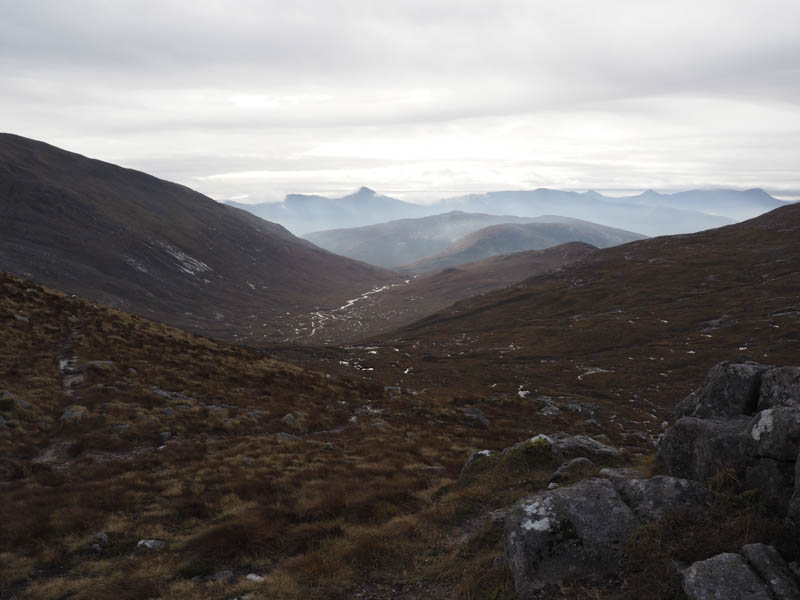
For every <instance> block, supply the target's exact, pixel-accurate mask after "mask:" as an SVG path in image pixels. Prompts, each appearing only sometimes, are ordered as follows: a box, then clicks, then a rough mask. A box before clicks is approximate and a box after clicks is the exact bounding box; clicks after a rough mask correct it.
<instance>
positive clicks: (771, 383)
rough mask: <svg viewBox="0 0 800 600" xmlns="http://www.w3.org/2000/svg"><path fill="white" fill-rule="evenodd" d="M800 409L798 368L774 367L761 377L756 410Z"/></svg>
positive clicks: (799, 373)
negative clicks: (788, 407)
mask: <svg viewBox="0 0 800 600" xmlns="http://www.w3.org/2000/svg"><path fill="white" fill-rule="evenodd" d="M778 406H790V407H795V408H800V367H776V368H773V369H767V370H766V371H764V373H763V374H762V375H761V391H760V394H759V397H758V409H759V410H764V409H767V408H776V407H778Z"/></svg>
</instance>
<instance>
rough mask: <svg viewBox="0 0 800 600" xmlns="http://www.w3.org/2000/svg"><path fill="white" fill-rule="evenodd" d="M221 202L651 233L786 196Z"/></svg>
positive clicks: (299, 230) (327, 219)
mask: <svg viewBox="0 0 800 600" xmlns="http://www.w3.org/2000/svg"><path fill="white" fill-rule="evenodd" d="M228 204H230V205H232V206H237V207H239V208H242V209H244V210H248V211H250V212H252V213H253V214H255V215H258V216H260V217H261V218H264V219H267V220H270V221H274V222H276V223H280V224H281V225H283V226H284V227H286V228H287V229H289V230H290V231H292V232H293V233H294V234H296V235H306V234H308V233H311V232H316V231H322V230H327V229H337V228H352V227H361V226H364V225H374V224H377V223H383V222H387V221H392V220H396V219H405V218H416V217H424V216H431V215H437V214H442V213H447V212H451V211H454V210H457V211H462V212H469V213H482V214H491V215H513V216H517V217H538V216H542V215H561V216H566V217H574V218H578V219H585V220H588V221H592V222H595V223H599V224H602V225H608V226H611V227H620V228H622V229H627V230H630V231H638V232H640V233H642V234H644V235H648V236H656V235H670V234H676V233H692V232H695V231H701V230H704V229H711V228H714V227H721V226H723V225H729V224H731V223H733V222H736V221H740V220H743V219H749V218H751V217H755V216H757V215H760V214H762V213H764V212H766V211H769V210H772V209H773V208H778V207H780V206H783V205H785V204H786V203H785V202H781V201H780V200H777V199H776V198H773V197H772V196H770V195H769V194H768V193H766V192H765V191H764V190H761V189H751V190H745V191H738V190H725V189H716V190H690V191H685V192H677V193H674V194H660V193H658V192H654V191H646V192H644V193H642V194H639V195H637V196H629V197H610V196H605V195H603V194H600V193H598V192H594V191H589V192H583V193H579V192H567V191H560V190H550V189H545V188H540V189H536V190H522V191H502V192H490V193H488V194H471V195H467V196H459V197H455V198H447V199H444V200H440V201H438V202H434V203H433V204H426V205H419V204H412V203H409V202H403V201H402V200H397V199H395V198H390V197H388V196H383V195H381V194H378V193H376V192H374V191H373V190H370V189H369V188H361V189H360V190H358V192H356V193H354V194H350V195H348V196H344V197H342V198H326V197H324V196H306V195H299V194H291V195H289V196H287V197H286V199H285V200H284V201H283V202H277V203H262V204H239V203H236V202H232V201H229V202H228Z"/></svg>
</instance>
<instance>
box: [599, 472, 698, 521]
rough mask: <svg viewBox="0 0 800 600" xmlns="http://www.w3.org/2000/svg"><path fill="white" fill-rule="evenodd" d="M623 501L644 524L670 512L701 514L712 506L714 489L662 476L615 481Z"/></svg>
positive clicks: (685, 480)
mask: <svg viewBox="0 0 800 600" xmlns="http://www.w3.org/2000/svg"><path fill="white" fill-rule="evenodd" d="M613 484H614V487H615V488H616V490H617V492H619V495H620V496H621V497H622V499H623V501H624V502H625V503H626V504H627V505H628V506H629V507H630V508H631V510H632V511H633V514H634V515H636V518H637V519H638V520H639V521H640V522H642V523H651V522H655V521H659V520H661V519H663V518H664V515H666V514H667V513H691V514H698V513H701V512H703V511H705V510H706V509H707V508H709V507H710V506H711V502H712V501H713V498H714V495H713V494H712V493H711V490H709V489H708V488H706V487H705V486H703V485H701V484H700V483H698V482H696V481H690V480H688V479H679V478H677V477H666V476H664V475H659V476H656V477H651V478H650V479H615V480H614V481H613Z"/></svg>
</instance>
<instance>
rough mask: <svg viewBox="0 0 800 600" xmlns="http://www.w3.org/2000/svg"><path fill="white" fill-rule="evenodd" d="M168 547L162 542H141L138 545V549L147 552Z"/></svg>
mask: <svg viewBox="0 0 800 600" xmlns="http://www.w3.org/2000/svg"><path fill="white" fill-rule="evenodd" d="M166 546H167V542H164V541H162V540H139V541H138V542H137V543H136V547H137V548H146V549H147V550H162V549H163V548H166Z"/></svg>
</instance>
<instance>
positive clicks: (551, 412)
mask: <svg viewBox="0 0 800 600" xmlns="http://www.w3.org/2000/svg"><path fill="white" fill-rule="evenodd" d="M539 414H540V415H542V416H543V417H557V416H558V415H560V414H561V409H560V408H558V407H557V406H553V405H552V404H548V405H547V406H545V407H543V408H540V409H539Z"/></svg>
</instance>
